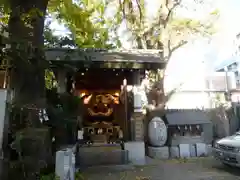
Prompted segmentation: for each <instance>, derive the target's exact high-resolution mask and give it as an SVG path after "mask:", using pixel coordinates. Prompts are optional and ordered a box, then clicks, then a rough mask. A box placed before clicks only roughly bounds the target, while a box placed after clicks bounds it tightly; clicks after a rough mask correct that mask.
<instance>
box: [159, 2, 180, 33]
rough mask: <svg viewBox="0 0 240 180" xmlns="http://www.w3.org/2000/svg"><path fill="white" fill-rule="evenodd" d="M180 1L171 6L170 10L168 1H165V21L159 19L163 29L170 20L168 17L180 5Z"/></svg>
mask: <svg viewBox="0 0 240 180" xmlns="http://www.w3.org/2000/svg"><path fill="white" fill-rule="evenodd" d="M181 2H182V0H177V1H175V3H174V4H173V6H172V7H171V8H169V4H170V3H169V0H165V7H166V8H167V9H168V13H167V16H166V18H165V19H162V18H161V16H160V18H159V21H160V23H161V22H162V24H163V27H164V28H166V27H167V25H168V22H169V20H170V17H171V16H172V13H173V11H174V10H175V8H176V7H178V6H179V5H180V4H181Z"/></svg>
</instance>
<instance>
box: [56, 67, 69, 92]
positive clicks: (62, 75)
mask: <svg viewBox="0 0 240 180" xmlns="http://www.w3.org/2000/svg"><path fill="white" fill-rule="evenodd" d="M66 75H67V73H66V70H64V69H59V70H58V72H57V81H58V93H65V92H66V90H67V76H66Z"/></svg>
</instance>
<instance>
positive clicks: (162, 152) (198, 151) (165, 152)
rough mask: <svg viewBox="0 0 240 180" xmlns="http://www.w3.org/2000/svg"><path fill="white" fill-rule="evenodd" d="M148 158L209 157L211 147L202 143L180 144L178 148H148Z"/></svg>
mask: <svg viewBox="0 0 240 180" xmlns="http://www.w3.org/2000/svg"><path fill="white" fill-rule="evenodd" d="M148 156H149V157H151V158H154V159H168V158H191V157H203V156H211V146H209V145H207V144H204V143H196V144H180V145H179V146H172V147H168V146H164V147H151V146H148Z"/></svg>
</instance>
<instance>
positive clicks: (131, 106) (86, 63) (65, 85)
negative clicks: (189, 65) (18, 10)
mask: <svg viewBox="0 0 240 180" xmlns="http://www.w3.org/2000/svg"><path fill="white" fill-rule="evenodd" d="M46 59H47V60H48V61H50V63H51V66H52V67H51V68H52V70H53V71H54V73H55V74H56V76H57V81H58V92H59V93H65V92H68V93H71V94H73V95H74V96H79V97H80V98H81V99H82V101H83V104H84V106H83V114H82V115H81V116H82V117H81V118H82V122H81V123H82V124H81V128H82V129H83V138H84V140H85V142H87V143H94V144H96V143H102V144H109V143H110V144H111V143H117V142H119V141H125V142H126V141H143V139H144V135H143V115H142V112H141V99H139V96H138V97H137V95H136V94H137V89H138V87H139V86H140V85H141V82H142V79H143V78H145V72H146V70H156V71H157V70H158V69H162V68H164V66H165V63H164V61H163V60H162V53H161V52H160V51H158V50H122V51H120V50H118V51H117V50H113V51H108V50H96V49H47V50H46Z"/></svg>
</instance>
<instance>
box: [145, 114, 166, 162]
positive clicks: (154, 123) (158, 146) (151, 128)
mask: <svg viewBox="0 0 240 180" xmlns="http://www.w3.org/2000/svg"><path fill="white" fill-rule="evenodd" d="M148 138H149V143H150V146H148V155H149V156H150V157H152V158H160V159H168V158H169V150H168V147H167V146H164V145H165V144H166V142H167V138H168V132H167V126H166V124H165V122H164V121H163V120H162V118H160V117H154V118H153V119H151V120H150V122H149V124H148Z"/></svg>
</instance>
